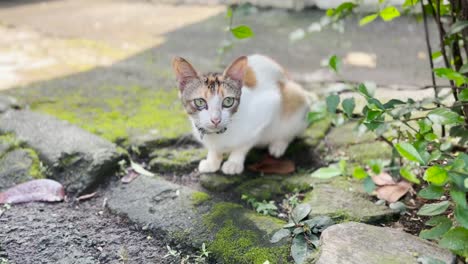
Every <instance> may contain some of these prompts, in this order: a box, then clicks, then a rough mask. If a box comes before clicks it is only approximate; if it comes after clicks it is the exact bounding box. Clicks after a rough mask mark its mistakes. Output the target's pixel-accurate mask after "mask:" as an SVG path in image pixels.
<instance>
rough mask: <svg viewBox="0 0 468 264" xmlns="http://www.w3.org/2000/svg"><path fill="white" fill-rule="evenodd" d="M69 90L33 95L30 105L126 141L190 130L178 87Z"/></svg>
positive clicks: (177, 133)
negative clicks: (44, 96)
mask: <svg viewBox="0 0 468 264" xmlns="http://www.w3.org/2000/svg"><path fill="white" fill-rule="evenodd" d="M69 90H70V89H67V91H66V92H65V94H63V95H57V98H55V99H54V98H48V100H43V101H40V100H37V99H30V100H31V102H30V104H31V108H32V109H33V110H37V111H41V112H45V113H48V114H51V115H54V116H56V117H58V118H59V119H63V120H67V121H69V122H70V123H73V124H76V125H78V126H80V127H82V128H84V129H86V130H88V131H90V132H92V133H95V134H98V135H100V136H103V137H104V138H106V139H108V140H110V141H113V142H123V143H124V144H125V143H127V144H128V141H129V137H131V136H134V135H143V134H151V135H152V136H154V137H155V138H161V139H164V138H175V137H178V136H180V135H181V134H183V133H186V132H188V131H190V127H189V123H188V120H187V118H186V115H185V113H184V111H183V109H182V105H181V103H180V101H179V99H178V95H177V93H178V92H177V89H172V90H170V91H166V90H164V89H158V90H151V89H148V88H144V87H139V86H133V87H121V86H110V87H97V88H96V89H95V90H96V91H95V94H87V93H86V95H85V93H82V92H80V89H77V90H76V91H74V92H70V91H69Z"/></svg>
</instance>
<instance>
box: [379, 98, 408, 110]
mask: <svg viewBox="0 0 468 264" xmlns="http://www.w3.org/2000/svg"><path fill="white" fill-rule="evenodd" d="M403 104H405V102H403V101H401V100H398V99H391V100H390V101H388V102H386V103H385V104H384V105H383V107H384V108H385V109H393V108H395V106H396V105H403Z"/></svg>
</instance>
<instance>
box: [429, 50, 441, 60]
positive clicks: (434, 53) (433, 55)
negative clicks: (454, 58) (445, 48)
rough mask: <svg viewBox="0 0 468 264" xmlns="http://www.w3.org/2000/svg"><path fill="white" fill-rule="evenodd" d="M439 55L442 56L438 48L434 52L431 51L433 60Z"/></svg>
mask: <svg viewBox="0 0 468 264" xmlns="http://www.w3.org/2000/svg"><path fill="white" fill-rule="evenodd" d="M440 56H442V52H441V51H440V50H438V51H435V52H433V53H432V54H431V57H432V59H433V60H435V59H437V58H439V57H440Z"/></svg>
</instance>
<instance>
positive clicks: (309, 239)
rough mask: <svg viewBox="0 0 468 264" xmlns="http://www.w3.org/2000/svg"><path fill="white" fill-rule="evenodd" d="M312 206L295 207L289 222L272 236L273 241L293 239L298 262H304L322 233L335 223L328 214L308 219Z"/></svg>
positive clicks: (292, 253)
mask: <svg viewBox="0 0 468 264" xmlns="http://www.w3.org/2000/svg"><path fill="white" fill-rule="evenodd" d="M311 210H312V208H311V207H310V205H308V204H299V205H298V206H296V207H295V208H294V210H293V211H292V213H291V214H290V216H289V218H290V221H289V223H288V224H286V225H285V226H283V228H282V229H280V230H278V231H277V232H276V233H274V234H273V236H272V237H271V240H270V242H271V243H278V242H279V241H281V240H283V239H285V238H292V240H291V256H292V257H293V259H294V262H295V263H296V264H301V263H304V262H305V261H306V260H307V259H308V258H309V257H310V256H311V254H312V252H313V251H315V250H316V249H317V247H318V243H319V237H320V234H321V233H322V232H323V230H325V229H326V228H327V227H329V226H331V225H333V224H335V223H334V221H333V220H332V219H331V218H330V217H328V216H316V217H314V218H311V219H308V216H309V214H310V211H311Z"/></svg>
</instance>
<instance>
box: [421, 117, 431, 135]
mask: <svg viewBox="0 0 468 264" xmlns="http://www.w3.org/2000/svg"><path fill="white" fill-rule="evenodd" d="M418 125H419V133H421V134H423V135H424V134H426V133H429V132H430V131H431V130H432V122H431V120H429V119H427V118H424V119H422V120H418Z"/></svg>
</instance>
